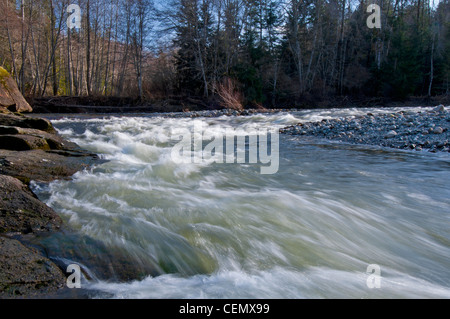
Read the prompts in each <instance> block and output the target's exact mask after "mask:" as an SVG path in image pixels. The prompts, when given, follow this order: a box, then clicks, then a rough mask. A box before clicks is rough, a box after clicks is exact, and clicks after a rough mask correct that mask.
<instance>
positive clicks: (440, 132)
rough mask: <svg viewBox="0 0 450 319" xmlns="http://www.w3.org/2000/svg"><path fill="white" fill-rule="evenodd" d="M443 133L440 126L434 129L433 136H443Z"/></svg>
mask: <svg viewBox="0 0 450 319" xmlns="http://www.w3.org/2000/svg"><path fill="white" fill-rule="evenodd" d="M442 133H444V129H443V128H442V127H440V126H438V127H435V128H434V129H433V134H442Z"/></svg>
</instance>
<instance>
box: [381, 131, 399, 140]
mask: <svg viewBox="0 0 450 319" xmlns="http://www.w3.org/2000/svg"><path fill="white" fill-rule="evenodd" d="M397 135H398V134H397V132H396V131H393V130H392V131H389V132H388V133H387V134H386V135H385V136H384V138H393V137H395V136H397Z"/></svg>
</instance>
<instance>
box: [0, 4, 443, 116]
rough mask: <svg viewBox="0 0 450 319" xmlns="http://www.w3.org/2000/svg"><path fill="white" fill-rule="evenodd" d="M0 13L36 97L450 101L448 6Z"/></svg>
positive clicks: (20, 8) (106, 7)
mask: <svg viewBox="0 0 450 319" xmlns="http://www.w3.org/2000/svg"><path fill="white" fill-rule="evenodd" d="M71 4H77V5H78V6H79V8H80V9H81V10H80V21H79V22H80V24H79V25H78V27H75V28H72V27H70V25H69V24H71V20H70V19H71V18H70V17H72V15H71V13H72V12H71V11H70V10H67V9H68V7H69V6H70V5H71ZM371 4H377V5H378V6H379V8H380V9H381V12H380V27H379V28H378V27H375V28H373V27H372V28H370V27H369V24H368V19H369V16H370V15H371V11H370V10H369V11H368V7H369V5H371ZM0 10H1V15H2V19H1V22H0V39H1V41H0V66H2V67H4V68H5V69H7V70H8V71H9V72H10V73H11V75H12V76H13V77H14V79H15V80H16V82H17V85H18V87H19V89H20V90H21V92H22V94H23V95H24V96H26V97H27V98H42V97H55V96H74V97H104V98H114V97H116V98H117V97H126V98H131V99H133V100H135V101H139V103H151V102H154V101H165V100H170V99H178V100H182V99H191V100H192V99H194V100H197V101H202V103H204V104H205V105H219V106H223V107H226V108H232V109H242V108H246V107H252V108H275V107H319V106H320V107H328V106H334V105H335V103H337V101H339V103H344V102H345V101H346V100H352V101H361V105H362V104H363V103H365V102H363V101H375V102H376V103H377V101H384V100H390V101H405V100H407V99H408V98H411V97H423V98H432V97H444V98H446V99H447V100H448V97H449V93H450V91H449V87H450V83H449V80H450V78H449V76H450V3H449V1H448V0H441V1H438V0H430V1H425V0H371V1H368V0H167V1H160V0H78V1H76V0H0ZM72 22H73V21H72Z"/></svg>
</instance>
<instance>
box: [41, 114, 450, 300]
mask: <svg viewBox="0 0 450 319" xmlns="http://www.w3.org/2000/svg"><path fill="white" fill-rule="evenodd" d="M369 111H370V112H374V113H376V112H377V111H379V112H388V111H390V110H374V109H371V110H367V109H366V110H354V109H345V110H327V111H325V110H317V111H302V112H297V113H290V114H288V113H280V114H273V115H262V114H258V115H253V116H248V117H225V116H224V117H220V118H199V119H190V118H165V117H161V116H157V115H151V116H150V115H146V116H144V115H143V116H101V117H100V116H99V117H81V116H69V117H53V118H52V121H53V123H54V125H55V127H56V128H57V129H58V130H59V131H60V133H61V134H62V135H63V136H64V137H65V138H68V139H70V140H71V141H73V142H76V143H78V144H79V145H80V146H81V147H83V148H85V149H88V150H90V151H92V152H96V153H98V154H100V155H101V157H102V158H104V159H106V160H108V161H107V162H105V163H102V164H99V165H96V166H94V167H92V168H90V169H89V170H86V171H82V172H79V173H77V174H76V175H75V176H74V178H73V179H72V180H70V181H56V182H52V183H50V184H41V183H33V188H34V191H35V192H36V193H37V194H38V196H39V197H40V198H41V199H42V200H44V201H45V202H46V203H47V204H48V205H49V206H51V207H53V208H54V209H55V210H56V211H57V212H58V213H60V214H61V216H62V217H63V218H64V219H65V221H66V223H67V224H68V225H69V226H70V227H71V228H73V229H74V230H75V231H76V232H77V233H79V234H81V235H83V236H87V237H89V238H91V239H92V240H95V241H98V242H100V243H102V245H104V246H105V247H106V248H107V249H111V250H112V251H115V250H116V251H122V252H126V253H125V255H126V256H127V257H126V258H127V260H128V261H129V262H130V263H132V264H136V265H144V266H149V268H151V269H153V271H154V273H152V274H151V275H149V274H148V273H147V275H144V276H143V277H142V278H139V279H136V280H132V281H127V282H123V281H119V280H114V279H105V278H102V279H98V278H97V277H96V274H95V271H94V270H91V271H92V274H91V276H90V280H88V281H84V282H83V288H84V289H85V290H87V291H92V295H91V296H93V297H96V296H99V297H102V296H108V297H113V298H450V186H449V181H450V157H449V154H432V153H427V152H415V151H398V150H391V149H385V148H380V147H372V146H361V145H346V144H340V143H333V142H329V141H324V140H320V139H314V138H304V137H300V136H298V137H295V136H285V135H281V136H280V146H279V170H278V172H277V173H276V174H272V175H263V174H261V173H260V165H255V164H230V163H224V164H220V163H207V162H203V163H198V164H195V163H185V164H177V163H175V162H174V161H173V160H172V159H171V156H170V154H171V150H172V149H173V146H174V145H175V144H176V143H177V141H174V140H173V138H172V136H171V134H170V132H171V129H172V128H174V127H178V128H183V127H190V126H192V123H193V121H202V122H203V123H206V124H207V125H208V130H210V131H221V130H224V128H239V130H241V131H242V132H243V133H242V134H244V133H245V132H247V131H251V130H255V129H256V128H282V127H285V126H287V125H292V124H295V123H298V122H301V121H310V120H321V119H323V118H334V117H340V116H344V115H356V114H359V113H360V114H365V113H367V112H369ZM52 257H56V258H57V257H58V256H52ZM114 262H115V261H114V260H113V261H112V265H110V267H112V268H114V267H116V266H115V265H114ZM116 262H117V263H118V262H120V261H116ZM374 264H375V265H378V266H379V269H380V270H381V273H380V277H377V278H375V280H378V281H377V283H379V288H376V287H375V288H372V289H371V288H369V287H368V285H367V283H368V282H372V281H370V280H371V279H373V278H374V277H373V274H372V277H369V275H371V274H370V273H368V272H367V267H368V266H369V265H374ZM88 268H89V265H85V270H86V271H87V272H88V273H89V269H88ZM144 268H145V267H144ZM373 282H375V281H373ZM373 282H372V283H373Z"/></svg>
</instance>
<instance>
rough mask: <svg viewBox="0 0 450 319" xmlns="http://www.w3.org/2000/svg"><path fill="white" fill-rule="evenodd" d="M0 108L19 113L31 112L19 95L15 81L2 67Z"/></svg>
mask: <svg viewBox="0 0 450 319" xmlns="http://www.w3.org/2000/svg"><path fill="white" fill-rule="evenodd" d="M0 106H3V107H5V108H7V109H8V110H10V111H13V112H19V113H22V112H32V111H33V109H32V108H31V106H30V104H28V102H27V101H26V100H25V98H24V97H23V95H22V93H20V91H19V88H18V87H17V84H16V81H15V80H14V79H13V78H12V77H11V75H10V74H9V73H8V71H6V70H5V69H4V68H2V67H0Z"/></svg>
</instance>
